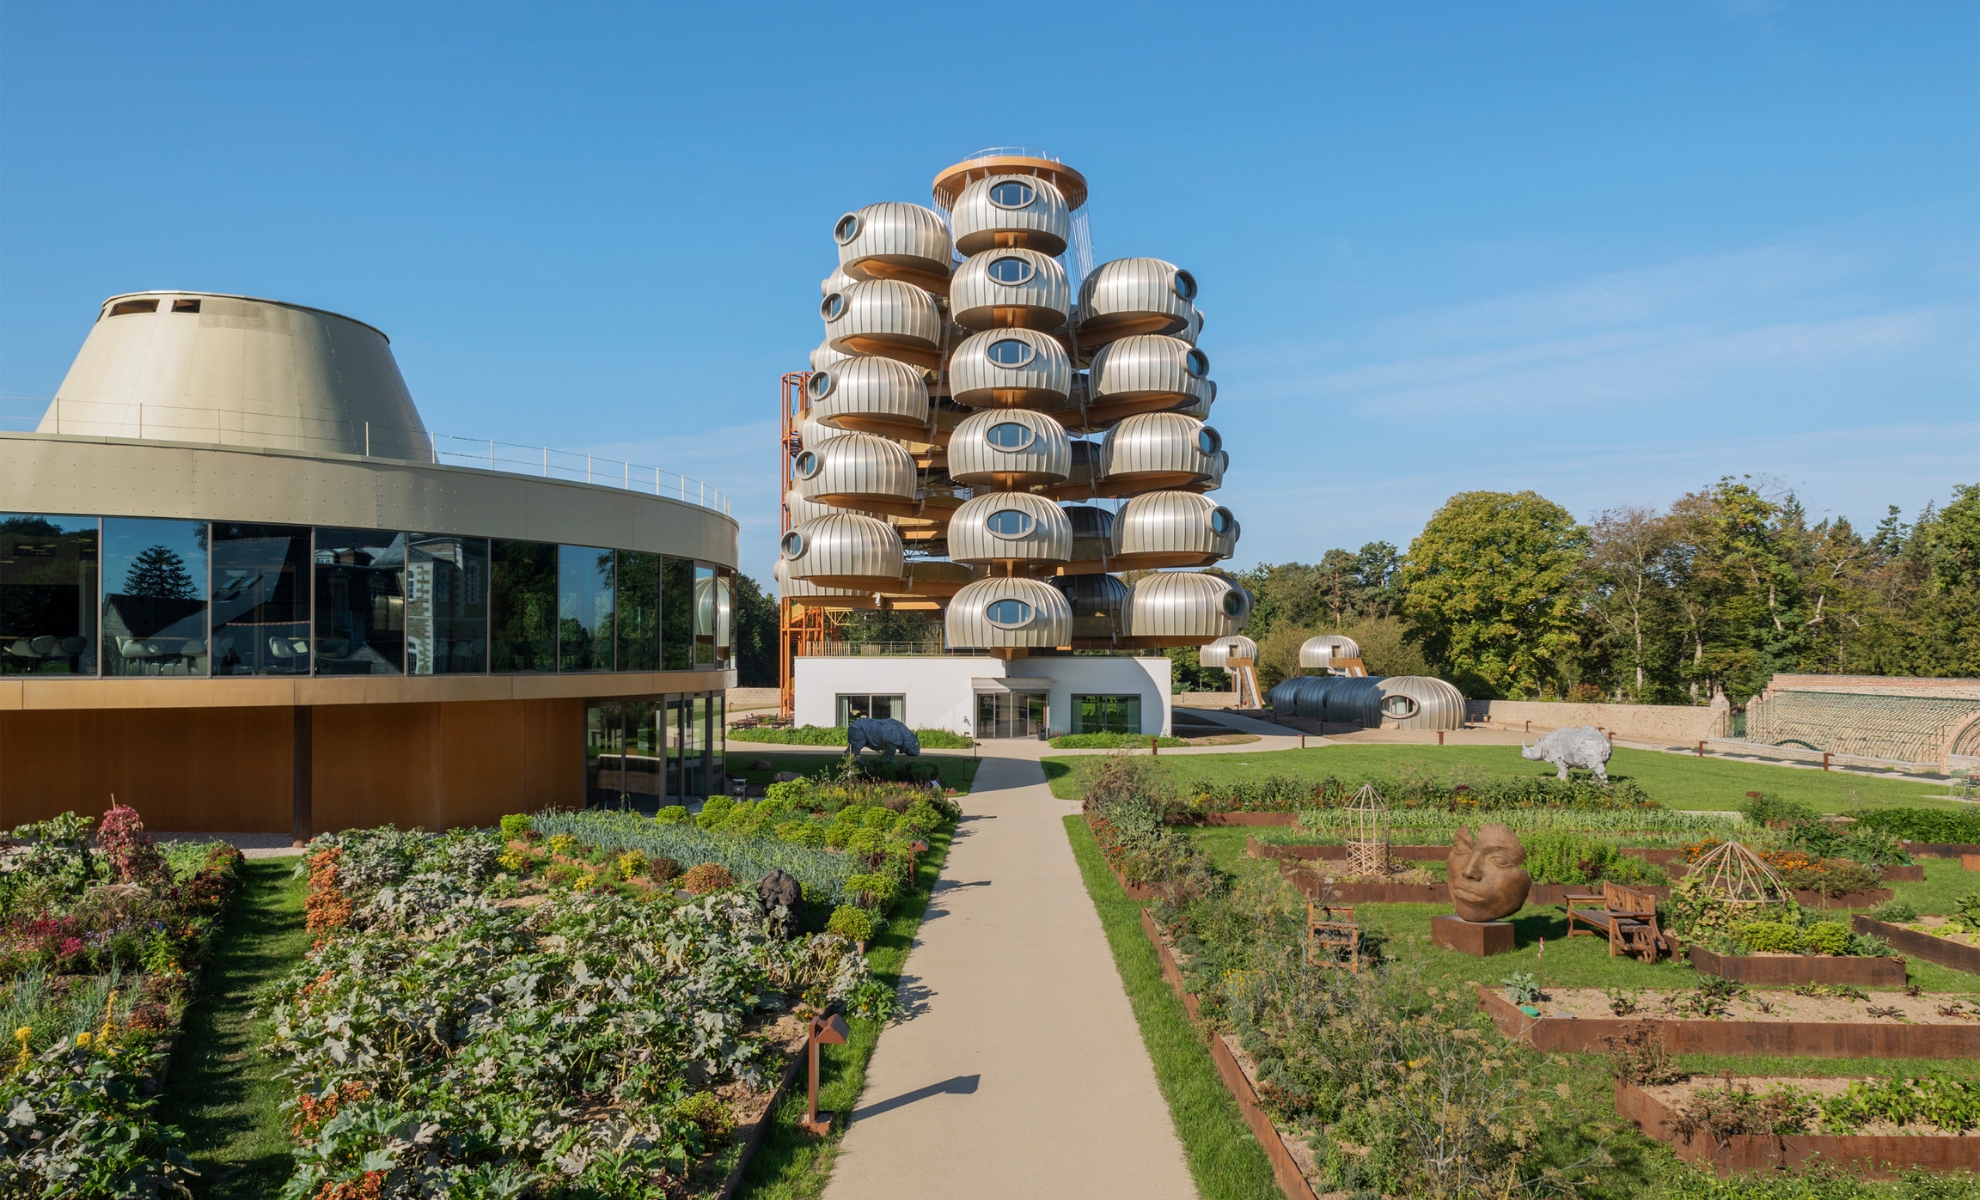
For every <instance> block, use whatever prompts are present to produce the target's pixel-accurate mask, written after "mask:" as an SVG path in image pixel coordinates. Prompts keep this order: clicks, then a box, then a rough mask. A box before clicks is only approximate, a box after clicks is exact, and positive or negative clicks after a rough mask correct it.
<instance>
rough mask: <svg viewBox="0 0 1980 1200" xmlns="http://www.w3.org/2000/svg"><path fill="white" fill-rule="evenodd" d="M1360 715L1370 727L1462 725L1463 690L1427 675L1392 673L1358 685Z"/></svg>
mask: <svg viewBox="0 0 1980 1200" xmlns="http://www.w3.org/2000/svg"><path fill="white" fill-rule="evenodd" d="M1357 695H1358V697H1359V699H1360V701H1361V712H1360V714H1359V718H1360V721H1361V723H1362V724H1363V725H1364V726H1366V727H1367V728H1369V729H1463V728H1464V693H1463V692H1460V691H1458V690H1457V688H1456V687H1454V686H1452V685H1451V684H1449V683H1446V682H1445V681H1443V680H1441V679H1436V678H1432V677H1431V676H1428V675H1391V676H1389V677H1388V678H1386V679H1376V680H1375V686H1374V687H1372V688H1365V689H1360V690H1358V692H1357Z"/></svg>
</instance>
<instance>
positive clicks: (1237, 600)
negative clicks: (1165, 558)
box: [1121, 571, 1251, 647]
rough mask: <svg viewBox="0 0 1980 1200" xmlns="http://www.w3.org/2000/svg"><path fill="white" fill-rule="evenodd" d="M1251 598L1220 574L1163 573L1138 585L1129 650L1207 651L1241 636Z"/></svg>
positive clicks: (1130, 621)
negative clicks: (1224, 639)
mask: <svg viewBox="0 0 1980 1200" xmlns="http://www.w3.org/2000/svg"><path fill="white" fill-rule="evenodd" d="M1250 615H1251V593H1249V592H1247V591H1245V590H1244V589H1243V588H1241V587H1239V586H1237V585H1236V584H1234V583H1232V582H1231V581H1230V580H1228V579H1225V578H1223V577H1222V576H1219V575H1206V574H1200V573H1197V572H1192V571H1157V572H1156V573H1155V574H1153V575H1143V576H1142V577H1141V578H1139V579H1137V580H1135V581H1134V584H1133V587H1132V588H1131V597H1130V603H1129V605H1128V614H1127V629H1126V631H1125V633H1124V635H1123V637H1122V639H1121V642H1122V644H1123V645H1124V646H1130V647H1155V646H1201V645H1204V644H1205V643H1208V642H1212V641H1215V640H1216V639H1218V638H1220V637H1226V636H1228V635H1230V634H1233V633H1237V632H1239V631H1240V630H1242V629H1243V628H1244V622H1245V619H1246V618H1247V617H1249V616H1250Z"/></svg>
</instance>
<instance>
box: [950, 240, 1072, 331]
mask: <svg viewBox="0 0 1980 1200" xmlns="http://www.w3.org/2000/svg"><path fill="white" fill-rule="evenodd" d="M1071 309H1072V285H1071V284H1070V283H1068V282H1067V281H1066V269H1065V268H1064V267H1062V266H1060V265H1059V260H1058V259H1056V258H1048V257H1046V256H1045V255H1043V254H1040V253H1038V252H1037V251H1036V250H990V251H986V252H984V253H982V254H978V255H975V256H974V257H972V258H970V259H968V260H967V261H965V262H964V263H963V265H962V266H960V267H957V268H956V275H955V278H954V279H953V280H952V281H951V282H950V284H949V310H950V311H951V312H952V313H954V314H955V321H956V324H958V325H960V326H962V327H963V328H964V329H978V330H981V329H1037V330H1042V331H1044V332H1048V333H1049V332H1051V331H1052V330H1055V329H1062V328H1064V327H1065V324H1066V316H1067V314H1068V313H1069V312H1070V311H1071Z"/></svg>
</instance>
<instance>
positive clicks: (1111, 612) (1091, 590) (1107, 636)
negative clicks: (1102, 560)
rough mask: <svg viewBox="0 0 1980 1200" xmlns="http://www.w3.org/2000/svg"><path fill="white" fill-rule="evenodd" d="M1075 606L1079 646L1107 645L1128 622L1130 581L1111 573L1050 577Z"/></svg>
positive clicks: (1075, 638)
mask: <svg viewBox="0 0 1980 1200" xmlns="http://www.w3.org/2000/svg"><path fill="white" fill-rule="evenodd" d="M1050 582H1051V584H1052V586H1053V587H1056V588H1058V589H1059V591H1061V592H1063V593H1065V597H1066V603H1067V604H1069V605H1071V606H1072V614H1073V624H1072V638H1073V640H1072V644H1073V648H1074V649H1076V650H1095V649H1106V648H1107V647H1110V646H1112V645H1113V644H1114V640H1115V639H1116V638H1118V637H1119V636H1120V634H1121V631H1122V630H1123V629H1124V628H1125V627H1126V624H1127V607H1128V596H1129V592H1128V585H1127V584H1125V583H1122V582H1121V581H1120V580H1119V579H1118V578H1116V577H1115V576H1112V575H1101V574H1093V575H1062V576H1059V577H1058V578H1056V579H1053V580H1051V581H1050Z"/></svg>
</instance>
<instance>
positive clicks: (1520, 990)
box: [1499, 971, 1546, 1004]
mask: <svg viewBox="0 0 1980 1200" xmlns="http://www.w3.org/2000/svg"><path fill="white" fill-rule="evenodd" d="M1499 986H1501V987H1503V988H1505V989H1506V999H1508V1000H1510V1001H1512V1002H1513V1003H1514V1004H1538V1003H1540V1001H1541V1000H1543V999H1545V998H1546V997H1544V996H1542V995H1541V994H1540V982H1539V980H1537V979H1535V978H1534V976H1533V972H1531V971H1514V972H1513V973H1512V974H1510V975H1508V976H1506V977H1505V978H1504V979H1501V980H1500V981H1499Z"/></svg>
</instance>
